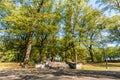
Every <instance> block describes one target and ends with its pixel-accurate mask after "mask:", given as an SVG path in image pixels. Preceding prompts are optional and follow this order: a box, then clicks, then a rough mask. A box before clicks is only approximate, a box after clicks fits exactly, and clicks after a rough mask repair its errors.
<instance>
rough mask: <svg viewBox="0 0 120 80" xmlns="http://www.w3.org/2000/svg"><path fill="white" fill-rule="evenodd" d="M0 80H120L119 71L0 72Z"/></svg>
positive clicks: (51, 70)
mask: <svg viewBox="0 0 120 80" xmlns="http://www.w3.org/2000/svg"><path fill="white" fill-rule="evenodd" d="M0 80H120V72H119V71H83V70H71V69H70V70H53V69H49V70H40V69H39V70H17V69H16V70H12V69H11V70H0Z"/></svg>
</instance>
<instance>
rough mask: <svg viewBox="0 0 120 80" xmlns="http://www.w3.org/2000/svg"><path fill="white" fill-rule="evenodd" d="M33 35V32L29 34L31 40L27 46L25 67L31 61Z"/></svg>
mask: <svg viewBox="0 0 120 80" xmlns="http://www.w3.org/2000/svg"><path fill="white" fill-rule="evenodd" d="M32 34H33V32H30V33H29V40H28V44H27V49H26V55H25V58H24V63H23V65H24V66H26V65H27V64H28V62H29V59H30V52H31V48H32Z"/></svg>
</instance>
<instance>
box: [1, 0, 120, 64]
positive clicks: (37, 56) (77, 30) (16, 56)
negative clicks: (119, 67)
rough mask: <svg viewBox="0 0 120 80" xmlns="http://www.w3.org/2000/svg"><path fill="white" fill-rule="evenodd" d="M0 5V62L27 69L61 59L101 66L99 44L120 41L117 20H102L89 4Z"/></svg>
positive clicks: (33, 1)
mask: <svg viewBox="0 0 120 80" xmlns="http://www.w3.org/2000/svg"><path fill="white" fill-rule="evenodd" d="M116 1H117V0H116ZM114 3H116V2H111V1H110V4H111V5H112V6H113V4H114ZM0 4H1V5H0V15H1V16H0V29H1V32H0V38H1V41H0V44H1V46H0V50H1V51H0V52H1V53H0V54H1V60H2V61H18V62H23V63H24V65H26V64H29V62H34V63H38V62H41V61H44V60H47V59H49V60H51V61H54V60H55V57H56V56H60V57H61V61H72V62H76V63H77V62H97V61H99V62H100V61H103V60H104V55H103V50H102V49H103V47H102V44H103V43H102V42H103V41H106V43H105V44H106V45H107V44H108V41H109V42H110V41H111V42H116V43H117V44H119V41H120V40H119V32H120V29H119V16H114V17H110V18H109V17H107V16H105V15H104V14H102V12H101V11H100V10H97V9H93V8H92V7H91V6H89V4H88V0H84V1H83V0H57V1H56V0H49V1H48V0H28V1H27V0H18V1H14V0H6V1H4V0H2V1H0ZM114 6H115V5H114ZM116 7H117V10H119V9H118V7H119V6H118V5H116ZM105 31H106V32H107V33H106V32H105ZM60 34H62V35H60ZM104 34H106V35H107V36H106V35H105V36H104ZM111 35H112V36H111ZM101 36H104V38H103V37H101ZM118 48H119V46H118ZM105 50H106V51H107V47H105ZM118 52H119V51H118ZM107 53H109V52H107ZM3 54H4V55H3ZM110 54H112V53H110ZM113 54H116V53H113ZM11 55H12V57H11ZM116 56H119V55H116ZM6 57H7V58H6Z"/></svg>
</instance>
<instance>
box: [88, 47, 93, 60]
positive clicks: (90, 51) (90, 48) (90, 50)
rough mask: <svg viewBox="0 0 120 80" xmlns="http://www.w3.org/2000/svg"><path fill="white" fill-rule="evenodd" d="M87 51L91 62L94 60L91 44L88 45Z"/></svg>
mask: <svg viewBox="0 0 120 80" xmlns="http://www.w3.org/2000/svg"><path fill="white" fill-rule="evenodd" d="M89 53H90V58H91V62H94V57H93V52H92V45H90V47H89Z"/></svg>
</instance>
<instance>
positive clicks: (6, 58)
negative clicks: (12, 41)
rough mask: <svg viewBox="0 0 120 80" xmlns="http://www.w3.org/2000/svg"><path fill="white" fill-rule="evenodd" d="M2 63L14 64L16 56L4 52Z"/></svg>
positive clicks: (9, 52)
mask: <svg viewBox="0 0 120 80" xmlns="http://www.w3.org/2000/svg"><path fill="white" fill-rule="evenodd" d="M1 61H2V62H14V61H16V55H15V54H14V53H12V52H11V51H8V52H6V54H5V55H3V56H2V58H1Z"/></svg>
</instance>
